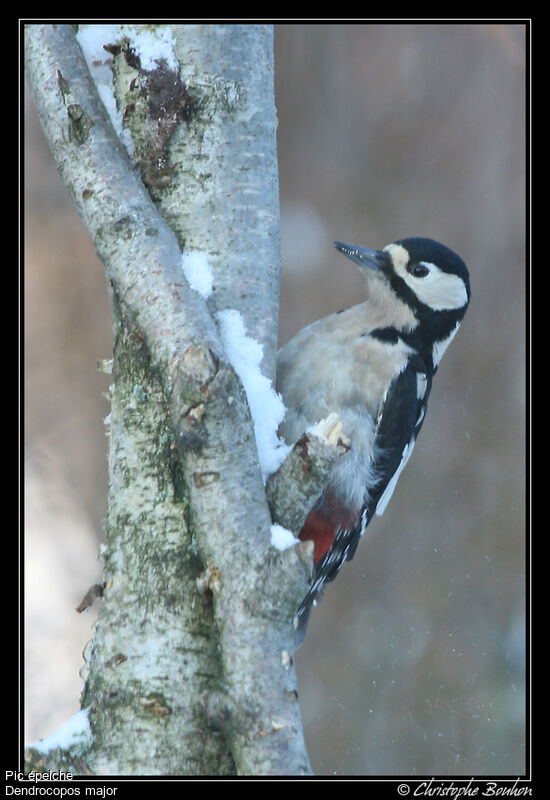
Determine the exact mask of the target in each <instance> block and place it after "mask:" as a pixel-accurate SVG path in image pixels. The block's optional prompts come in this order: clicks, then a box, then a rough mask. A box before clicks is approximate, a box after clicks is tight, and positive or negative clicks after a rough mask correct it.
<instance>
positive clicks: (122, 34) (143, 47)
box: [76, 25, 179, 156]
mask: <svg viewBox="0 0 550 800" xmlns="http://www.w3.org/2000/svg"><path fill="white" fill-rule="evenodd" d="M76 38H77V40H78V43H79V45H80V49H81V50H82V52H83V53H84V57H85V59H86V62H87V64H88V69H89V70H90V74H91V76H92V78H93V80H94V83H95V85H96V87H97V91H98V94H99V96H100V98H101V101H102V103H103V105H104V106H105V108H106V110H107V113H108V115H109V119H110V120H111V124H112V126H113V128H114V129H115V132H116V134H117V136H118V138H119V139H120V140H121V142H122V144H123V145H124V147H125V148H126V151H127V152H128V154H129V155H130V156H132V155H133V153H134V144H133V142H132V138H131V136H130V133H129V132H128V131H127V130H126V129H125V128H124V126H123V124H122V114H121V112H120V111H119V109H118V108H117V104H116V100H115V96H114V92H113V73H112V71H111V66H110V65H111V62H112V60H113V57H112V55H111V54H110V53H108V52H107V51H106V50H105V49H104V47H103V46H104V45H106V44H118V43H119V42H120V41H122V39H129V41H130V44H131V46H132V48H133V50H134V51H135V53H136V55H137V56H138V57H139V59H140V63H141V68H142V69H143V70H146V71H151V70H154V69H156V67H157V66H158V64H159V63H160V62H161V61H165V62H166V64H167V66H168V68H169V69H172V70H175V71H177V70H179V63H178V60H177V58H176V55H175V53H174V39H173V37H172V31H171V30H170V28H169V27H167V26H166V25H162V26H156V27H154V28H152V29H151V28H148V27H147V26H146V25H80V26H79V29H78V33H77V35H76Z"/></svg>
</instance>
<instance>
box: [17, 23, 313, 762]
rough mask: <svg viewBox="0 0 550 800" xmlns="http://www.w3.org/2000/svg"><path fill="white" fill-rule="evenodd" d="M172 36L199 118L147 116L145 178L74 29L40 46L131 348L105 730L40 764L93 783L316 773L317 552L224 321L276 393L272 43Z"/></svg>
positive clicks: (97, 645) (121, 405)
mask: <svg viewBox="0 0 550 800" xmlns="http://www.w3.org/2000/svg"><path fill="white" fill-rule="evenodd" d="M171 28H172V29H173V32H174V38H175V40H176V43H177V47H176V52H177V55H178V58H179V61H180V74H179V80H180V81H183V80H184V78H185V88H184V89H181V86H180V90H181V91H183V92H184V93H188V94H189V96H190V97H192V98H193V102H192V103H190V104H189V113H188V114H184V115H183V117H181V115H180V117H179V118H178V119H177V120H176V121H177V124H174V125H173V126H172V128H173V129H172V130H170V129H167V130H165V131H164V132H162V131H161V133H160V134H159V129H158V126H157V127H156V128H155V130H154V132H153V133H154V135H151V132H149V144H147V142H145V144H144V143H143V142H142V143H141V144H140V143H139V141H138V139H137V137H138V135H140V134H138V131H141V135H143V136H145V140H147V133H145V134H144V133H143V131H144V130H145V128H146V126H147V124H148V123H149V124H151V119H150V118H149V119H148V113H149V116H150V108H149V109H148V110H146V111H145V112H144V111H143V109H142V110H141V112H140V109H139V108H138V109H137V111H136V115H137V116H136V119H134V121H133V122H132V121H131V120H130V117H131V116H132V115H131V114H130V113H127V114H126V117H125V119H128V120H129V127H130V129H131V128H132V125H133V124H135V123H136V120H137V119H138V118H139V114H140V113H141V124H140V125H137V124H135V130H133V131H132V135H133V136H134V137H135V139H136V144H137V146H136V163H137V166H138V167H139V170H140V173H141V175H140V174H139V173H138V170H137V169H136V168H134V166H133V165H132V164H131V163H130V161H129V159H128V157H127V154H126V152H125V150H124V149H123V148H122V146H121V144H120V142H119V141H118V139H117V137H116V135H115V133H114V131H113V129H112V126H111V124H110V122H109V120H108V118H107V117H106V114H105V109H104V107H103V105H102V103H101V101H100V100H99V98H98V95H97V92H96V90H95V87H94V84H93V81H92V79H91V77H90V74H89V71H88V68H87V65H86V63H85V61H84V59H83V57H82V53H81V51H80V49H79V47H78V44H77V42H76V40H75V34H74V31H73V28H72V26H68V25H30V26H28V27H27V29H26V31H25V58H26V68H27V75H28V79H29V83H30V85H31V88H32V91H33V95H34V98H35V103H36V106H37V109H38V112H39V115H40V117H41V120H42V124H43V127H44V130H45V133H46V136H47V138H48V141H49V144H50V147H51V150H52V153H53V155H54V158H55V160H56V162H57V165H58V168H59V170H60V172H61V174H62V177H63V179H64V181H65V183H66V185H67V187H68V189H69V191H70V193H71V195H72V197H73V200H74V202H75V205H76V207H77V209H78V211H79V212H80V214H81V216H82V219H83V221H84V223H85V225H86V227H87V229H88V231H89V233H90V235H91V237H92V240H93V241H94V244H95V246H96V249H97V251H98V254H99V256H100V258H101V259H102V261H103V263H104V265H105V270H106V274H107V278H108V281H109V284H110V286H111V292H112V302H113V314H114V341H115V347H114V371H113V390H112V391H113V396H112V409H111V416H110V450H109V510H108V521H107V539H106V547H105V552H104V556H103V557H104V568H105V576H104V580H105V592H104V599H103V605H102V609H101V613H100V616H99V620H98V624H97V629H96V632H95V636H94V639H93V642H92V643H91V645H90V647H89V649H88V654H87V670H88V672H87V676H86V678H87V679H86V684H85V688H84V691H83V694H82V707H83V708H89V709H90V712H89V718H90V723H91V729H92V734H93V735H92V738H91V741H90V742H88V743H87V744H86V745H83V746H79V748H77V749H75V751H74V752H71V751H70V748H69V750H68V751H64V752H63V753H60V752H59V751H57V750H55V751H51V752H50V753H49V754H47V755H45V754H44V753H43V752H42V753H38V752H36V751H33V750H32V749H31V750H30V751H29V752H28V753H27V755H28V758H29V764H30V766H31V767H32V768H37V766H40V767H41V768H44V769H48V768H50V769H51V768H59V767H62V768H65V769H70V770H71V771H73V773H75V774H89V773H95V774H134V775H135V774H165V775H175V774H194V775H197V774H216V775H227V774H240V775H281V774H288V775H305V774H309V773H310V767H309V762H308V758H307V752H306V749H305V744H304V740H303V732H302V724H301V719H300V713H299V706H298V700H297V689H296V676H295V672H294V668H293V661H292V618H293V615H294V612H295V609H296V606H297V603H298V601H299V600H300V598H301V597H302V596H303V594H304V593H305V590H306V587H307V580H308V576H309V569H310V565H311V561H310V554H309V555H308V553H309V548H306V550H305V552H306V555H304V551H303V550H301V549H300V548H294V549H291V550H287V551H284V552H279V551H276V550H274V549H273V548H272V547H271V546H270V535H269V530H270V525H271V517H270V512H269V507H268V503H267V500H266V494H265V490H264V486H263V481H262V476H261V473H260V469H259V465H258V457H257V451H256V447H255V441H254V432H253V426H252V421H251V418H250V412H249V409H248V406H247V403H246V397H245V394H244V391H243V389H242V386H241V384H240V381H239V379H238V377H237V376H236V375H235V373H234V371H233V369H232V368H231V366H230V364H229V363H228V361H227V358H226V356H225V353H224V351H223V348H222V346H221V343H220V339H219V336H218V332H217V328H216V324H215V312H216V311H219V310H221V309H224V308H236V309H237V310H239V311H240V313H241V314H242V316H243V318H244V319H245V323H246V327H247V332H248V333H249V334H250V335H252V336H253V337H254V338H256V339H257V340H258V341H259V342H260V343H261V345H262V347H263V353H264V359H263V362H262V367H263V371H264V374H266V375H268V377H270V378H273V375H274V364H275V351H276V320H277V305H278V274H279V259H278V210H277V173H276V150H275V138H274V137H275V109H274V103H273V87H272V70H273V65H272V60H271V59H272V45H271V29H270V27H269V26H262V25H227V26H226V25H197V26H187V25H180V26H171ZM132 70H134V72H136V73H137V74H136V75H133V74H132ZM142 72H143V71H141V72H140V70H139V67H138V69H137V70H136V69H135V62H134V63H132V64H128V60H126V66H125V65H124V63H123V62H122V60H121V55H120V53H119V54H117V55H116V57H115V77H116V79H117V97H118V99H119V103H120V104H121V105H122V106H124V104H125V103H126V105H129V101H128V96H127V93H128V92H131V91H135V88H136V85H138V84H140V82H141V89H142V92H141V96H143V95H144V93H145V94H146V93H147V90H149V92H152V90H151V86H152V83H151V76H150V75H144V74H141V73H142ZM161 77H163V76H162V75H161ZM132 81H133V84H132ZM183 100H184V103H185V94H184V96H183ZM138 105H139V104H138ZM134 111H135V104H134ZM178 113H179V112H178ZM138 121H139V120H138ZM155 136H157V139H155ZM159 136H160V139H159V138H158V137H159ZM151 140H152V141H153V144H151V143H150V142H151ZM161 156H162V157H161ZM159 165H160V167H159ZM145 184H146V185H147V188H146V185H145ZM182 247H185V248H187V249H197V250H201V251H203V252H206V253H207V254H208V257H209V260H211V263H212V265H213V267H214V271H215V278H214V285H215V291H214V292H213V294H212V296H211V297H210V298H209V299H208V302H205V301H204V299H203V298H202V297H201V296H200V295H199V294H198V293H197V292H195V291H193V290H192V289H191V288H190V287H189V285H188V284H187V282H186V280H185V279H184V277H183V273H182V271H181V248H182ZM300 513H302V514H303V513H304V509H303V508H302V510H301V512H300Z"/></svg>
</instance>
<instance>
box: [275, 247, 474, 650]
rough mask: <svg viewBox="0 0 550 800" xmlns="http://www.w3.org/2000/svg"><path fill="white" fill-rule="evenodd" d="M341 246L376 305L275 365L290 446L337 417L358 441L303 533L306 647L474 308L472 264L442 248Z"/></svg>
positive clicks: (299, 344) (315, 334)
mask: <svg viewBox="0 0 550 800" xmlns="http://www.w3.org/2000/svg"><path fill="white" fill-rule="evenodd" d="M334 245H335V247H336V248H337V249H338V250H340V251H341V252H342V253H343V254H344V255H346V256H348V257H349V258H351V259H352V260H353V261H355V262H356V263H357V264H358V265H359V267H360V268H361V270H362V273H363V275H364V276H365V278H366V279H367V288H368V298H367V300H366V302H364V303H361V304H360V305H356V306H353V307H351V308H347V309H345V310H343V311H339V312H337V313H336V314H331V315H330V316H328V317H325V318H323V319H320V320H318V321H317V322H314V323H313V324H312V325H308V326H307V327H306V328H304V329H303V330H301V331H300V332H299V333H298V334H297V335H296V336H295V337H294V338H293V339H292V340H291V341H290V342H288V344H286V345H285V346H284V347H282V348H281V349H280V351H279V353H278V357H277V391H278V392H280V393H281V395H282V397H283V400H284V403H285V406H286V408H287V412H286V416H285V419H284V421H283V423H282V425H281V428H280V433H281V435H282V436H283V437H284V439H285V440H286V441H287V442H288V443H289V444H293V443H294V442H296V441H297V440H298V439H299V437H300V436H301V435H302V434H303V433H304V431H305V430H306V429H307V428H308V427H309V426H311V425H314V424H316V423H318V422H319V421H320V420H322V419H325V418H326V417H328V415H329V414H330V413H331V412H334V413H336V414H337V415H338V418H339V421H340V423H341V425H342V434H343V435H344V436H345V437H346V439H347V440H349V451H348V452H347V453H346V454H345V455H343V456H342V457H341V458H340V459H339V461H338V463H337V465H336V466H335V467H334V469H333V471H332V474H331V476H330V480H329V481H328V484H327V486H326V488H325V490H324V491H323V493H322V494H321V496H320V497H319V498H318V500H317V502H316V503H315V504H314V506H313V508H312V509H311V511H310V513H309V515H308V517H307V519H306V521H305V523H304V525H303V527H302V530H301V531H300V533H299V538H300V539H302V540H312V541H313V543H314V553H313V558H314V564H315V574H314V579H313V582H312V585H311V588H310V590H309V592H308V594H307V595H306V597H305V598H304V600H303V602H302V603H301V605H300V607H299V609H298V612H297V617H296V644H297V645H299V644H300V643H301V641H302V639H303V637H304V635H305V630H306V626H307V621H308V617H309V612H310V609H311V606H312V605H313V604H314V603H315V600H316V598H317V596H318V595H319V593H320V591H321V590H322V588H323V585H324V584H325V582H327V581H331V580H333V579H334V578H335V576H336V575H337V573H338V572H339V570H340V568H341V567H342V565H343V563H344V562H345V561H349V560H350V559H351V558H352V557H353V555H354V553H355V550H356V548H357V544H358V542H359V539H360V538H361V536H362V534H363V533H364V531H365V528H366V527H367V525H368V524H369V522H370V521H371V519H372V517H373V516H374V514H375V513H376V514H382V513H383V512H384V509H385V508H386V506H387V504H388V502H389V500H390V497H391V495H392V493H393V490H394V488H395V485H396V483H397V480H398V477H399V475H400V473H401V471H402V469H403V467H404V466H405V464H406V463H407V461H408V460H409V457H410V455H411V452H412V449H413V446H414V443H415V441H416V437H417V436H418V432H419V430H420V428H421V426H422V423H423V421H424V416H425V413H426V407H427V402H428V397H429V394H430V389H431V385H432V378H433V376H434V374H435V371H436V370H437V367H438V364H439V362H440V360H441V357H442V355H443V353H444V352H445V350H446V348H447V346H448V345H449V343H450V342H451V340H452V338H453V337H454V335H455V334H456V332H457V330H458V327H459V325H460V323H461V321H462V318H463V317H464V314H465V313H466V309H467V307H468V303H469V301H470V282H469V276H468V270H467V268H466V265H465V264H464V262H463V261H462V259H461V258H460V257H459V256H458V255H456V253H454V252H453V251H452V250H450V249H449V248H448V247H445V246H444V245H442V244H439V243H438V242H436V241H433V240H432V239H425V238H410V239H401V240H399V241H397V242H394V243H393V244H389V245H387V247H385V248H384V249H383V250H369V249H367V248H365V247H356V246H355V245H350V244H343V243H342V242H335V243H334Z"/></svg>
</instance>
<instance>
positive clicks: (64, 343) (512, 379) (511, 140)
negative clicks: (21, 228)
mask: <svg viewBox="0 0 550 800" xmlns="http://www.w3.org/2000/svg"><path fill="white" fill-rule="evenodd" d="M275 44H276V49H275V57H276V99H277V109H278V116H279V159H280V190H281V211H282V252H283V279H282V295H281V319H280V337H281V343H283V342H284V341H286V340H287V339H288V338H290V337H291V336H292V335H293V334H294V333H295V332H296V331H297V330H298V329H299V328H301V327H302V326H303V325H305V324H307V323H309V322H311V321H312V320H314V319H316V318H318V317H320V316H322V315H324V314H326V313H329V312H331V311H335V310H338V309H339V308H343V307H345V306H346V305H350V304H353V303H356V302H358V301H360V300H361V299H362V285H361V280H360V278H359V276H358V274H357V272H356V270H355V268H354V266H353V264H352V263H351V262H350V261H348V260H346V259H344V258H343V257H341V256H338V255H337V254H336V252H335V251H334V250H333V248H332V244H331V243H332V241H333V240H334V239H340V240H343V241H349V242H353V243H355V244H363V245H366V246H368V247H372V248H378V247H382V246H384V245H385V244H387V243H388V242H390V241H392V240H394V239H397V238H403V237H406V236H415V235H418V236H431V237H433V238H436V239H439V240H441V241H443V242H444V243H445V244H447V245H448V246H450V247H452V248H453V249H455V250H457V252H459V253H460V255H461V256H462V257H463V258H464V260H465V261H466V262H467V264H468V265H469V267H470V272H471V279H472V296H473V297H472V303H471V307H470V310H469V312H468V315H467V317H466V319H465V322H464V324H463V326H462V329H461V331H460V333H459V335H458V336H457V338H456V339H455V341H454V342H453V344H452V346H451V348H450V349H449V351H448V353H447V354H446V356H445V358H444V359H443V362H442V365H441V367H440V370H439V373H438V376H437V379H436V381H435V386H434V390H433V393H432V398H431V404H430V409H429V412H428V416H427V421H426V423H425V425H424V429H423V431H422V433H421V435H420V438H419V441H418V444H417V446H416V448H415V453H414V457H413V458H412V460H411V462H410V464H409V466H408V467H407V470H406V471H405V473H404V475H403V477H402V478H401V480H400V483H399V486H398V489H397V490H396V492H395V495H394V498H393V500H392V502H391V504H390V506H389V508H388V510H387V511H386V513H385V514H384V516H383V517H381V518H377V519H376V520H375V521H374V522H373V524H372V525H371V527H370V528H369V532H368V535H366V536H365V539H364V541H363V542H362V543H361V545H360V547H359V550H358V552H357V555H356V556H355V559H354V560H353V562H351V563H350V564H348V565H346V567H345V568H344V570H343V572H342V573H341V574H340V576H339V578H338V580H337V581H336V582H335V583H334V584H333V585H331V586H330V587H329V591H328V592H327V595H326V597H325V599H324V600H323V601H322V603H321V604H320V606H319V607H318V608H317V609H316V610H315V611H314V613H313V615H312V620H311V623H310V630H309V634H308V638H307V639H306V642H305V644H304V646H303V647H302V649H301V650H300V651H299V653H298V655H297V663H298V672H299V685H300V693H301V699H302V708H303V718H304V724H305V727H306V737H307V742H308V746H309V750H310V755H311V759H312V764H313V768H314V770H315V772H316V773H317V774H321V775H322V774H326V775H345V774H349V775H372V774H386V775H396V774H403V775H422V774H429V775H434V774H435V775H467V776H470V775H490V774H493V775H494V774H507V775H518V774H520V773H521V772H522V771H523V769H524V758H525V752H524V742H525V731H524V704H525V698H524V614H525V610H524V571H525V558H524V555H525V510H524V503H525V492H524V474H525V464H524V439H525V427H524V425H525V422H524V413H525V408H524V387H525V338H526V337H525V325H526V323H525V314H524V310H525V285H526V266H525V195H524V192H525V186H524V182H525V167H526V161H525V141H524V140H525V120H526V111H525V30H524V28H523V26H521V25H519V24H466V23H456V24H455V23H447V24H431V23H427V22H424V23H417V24H394V23H359V24H345V25H344V24H337V23H336V24H335V23H329V24H305V25H300V24H287V25H277V26H276V32H275ZM25 112H26V149H25V168H26V169H25V174H26V178H25V212H26V229H25V232H26V238H25V285H24V292H25V294H24V298H25V321H26V333H25V379H26V392H25V402H26V408H25V434H26V542H27V550H26V578H25V591H26V685H25V690H26V696H25V700H26V717H27V727H26V741H27V742H30V741H33V740H35V739H37V738H39V737H43V736H45V735H46V734H47V733H49V732H51V730H53V728H54V727H56V726H57V725H58V724H60V723H61V722H63V721H64V720H65V719H66V718H67V717H68V716H69V715H70V714H71V713H73V712H74V711H76V710H77V709H78V695H79V691H80V684H81V679H80V678H79V676H78V669H79V667H80V666H81V663H82V659H81V656H80V652H81V650H82V648H83V647H84V644H85V642H86V641H87V640H88V639H90V638H91V636H92V633H93V632H92V629H91V626H92V624H93V620H94V612H87V613H86V614H84V615H82V616H79V615H77V614H76V612H75V611H74V608H75V606H76V605H77V604H78V602H79V600H80V599H81V597H82V595H83V594H84V592H85V591H86V589H87V588H88V587H89V585H90V584H91V583H93V582H95V580H97V578H98V577H99V575H100V564H99V562H98V560H97V553H98V546H99V543H100V541H101V540H102V536H103V519H104V516H105V510H106V509H105V494H106V439H105V435H104V428H103V423H102V418H103V417H104V416H105V415H106V414H107V413H108V403H107V402H106V400H105V398H104V397H103V396H102V393H103V392H106V391H107V389H108V385H109V378H108V376H105V375H102V374H100V373H99V372H97V371H96V366H95V365H96V360H97V359H98V358H104V357H108V356H109V354H110V348H111V339H110V334H111V332H110V312H109V305H108V299H107V292H106V285H105V279H104V275H103V272H102V267H101V265H100V263H99V262H98V261H97V258H96V256H95V253H94V250H93V247H92V245H91V244H90V242H89V240H88V237H87V234H86V233H85V232H84V231H83V228H82V225H81V223H80V220H79V218H78V216H77V214H76V212H75V211H74V210H73V208H72V206H71V203H70V201H69V199H68V196H67V194H66V192H65V189H64V187H63V185H62V184H61V181H60V179H59V176H58V175H57V172H56V170H55V167H54V165H53V163H52V160H51V157H50V155H49V152H48V149H47V146H46V144H45V141H44V138H43V136H42V133H41V131H40V128H39V126H38V124H37V121H36V117H35V114H34V110H33V108H32V102H30V101H28V102H27V103H26V106H25Z"/></svg>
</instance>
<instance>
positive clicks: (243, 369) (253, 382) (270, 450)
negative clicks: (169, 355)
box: [217, 308, 292, 482]
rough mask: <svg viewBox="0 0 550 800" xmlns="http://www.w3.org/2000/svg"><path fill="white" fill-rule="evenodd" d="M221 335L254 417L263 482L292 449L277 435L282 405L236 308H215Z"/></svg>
mask: <svg viewBox="0 0 550 800" xmlns="http://www.w3.org/2000/svg"><path fill="white" fill-rule="evenodd" d="M217 317H218V320H219V324H220V336H221V339H222V343H223V346H224V349H225V352H226V354H227V358H228V359H229V363H230V364H231V366H232V367H233V369H234V370H235V372H236V373H237V375H238V376H239V378H240V379H241V381H242V384H243V386H244V390H245V392H246V397H247V399H248V405H249V407H250V412H251V414H252V419H253V420H254V433H255V436H256V447H257V448H258V457H259V460H260V467H261V470H262V475H263V479H264V482H265V481H266V480H267V479H268V477H269V476H270V475H271V474H272V473H273V472H276V471H277V470H278V469H279V467H280V466H281V464H282V462H283V461H284V459H285V458H286V456H287V455H288V453H289V452H290V450H291V449H292V448H291V447H289V446H288V445H287V444H285V443H284V442H283V441H282V439H280V438H279V436H278V435H277V429H278V427H279V425H280V423H281V422H282V421H283V417H284V415H285V410H286V409H285V406H284V403H283V399H282V397H281V395H280V394H278V393H277V392H276V391H275V389H274V388H273V385H272V383H271V381H270V380H269V378H267V377H266V376H265V375H263V374H262V372H261V370H260V363H261V360H262V355H263V350H262V346H261V345H260V343H259V342H257V341H256V339H253V338H252V337H250V336H247V334H246V331H245V327H244V322H243V319H242V317H241V315H240V313H239V312H238V311H236V310H235V309H232V308H229V309H226V310H225V311H220V312H218V315H217Z"/></svg>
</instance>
